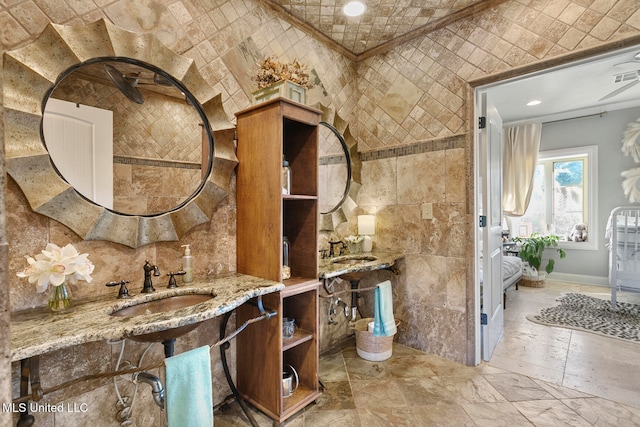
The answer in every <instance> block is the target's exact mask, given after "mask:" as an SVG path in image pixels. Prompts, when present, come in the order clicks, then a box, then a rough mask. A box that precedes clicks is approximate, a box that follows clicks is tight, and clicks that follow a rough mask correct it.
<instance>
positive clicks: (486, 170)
mask: <svg viewBox="0 0 640 427" xmlns="http://www.w3.org/2000/svg"><path fill="white" fill-rule="evenodd" d="M480 104H481V105H480V109H479V111H482V114H481V116H484V117H485V126H484V128H483V129H480V130H479V135H478V141H479V143H480V144H479V147H480V159H479V168H478V170H479V171H480V174H481V176H480V177H479V181H478V183H479V184H480V185H479V190H480V191H481V193H482V194H481V195H480V197H478V198H477V201H478V202H479V205H480V207H481V211H480V216H481V221H480V222H481V224H480V226H481V228H480V230H479V235H481V238H482V243H481V245H478V246H479V249H480V250H481V251H482V252H481V254H480V260H479V262H481V263H482V271H483V274H482V283H481V285H480V289H481V290H480V304H481V323H482V325H481V337H482V359H483V360H486V361H489V360H490V359H491V355H492V354H493V350H494V349H495V348H496V345H498V341H500V338H501V337H502V333H503V327H504V313H503V299H502V298H503V289H502V119H501V118H500V114H499V113H498V111H497V110H496V109H495V107H494V106H493V105H492V104H491V102H490V100H487V97H486V94H485V95H483V96H482V97H480Z"/></svg>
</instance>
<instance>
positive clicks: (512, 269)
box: [502, 256, 522, 281]
mask: <svg viewBox="0 0 640 427" xmlns="http://www.w3.org/2000/svg"><path fill="white" fill-rule="evenodd" d="M521 272H522V259H520V257H517V256H503V257H502V280H504V281H506V280H508V279H509V278H511V277H512V276H514V275H516V274H519V273H521Z"/></svg>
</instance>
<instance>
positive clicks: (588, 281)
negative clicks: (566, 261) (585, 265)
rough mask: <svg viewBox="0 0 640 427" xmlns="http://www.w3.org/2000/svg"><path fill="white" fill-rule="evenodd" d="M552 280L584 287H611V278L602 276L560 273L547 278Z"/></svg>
mask: <svg viewBox="0 0 640 427" xmlns="http://www.w3.org/2000/svg"><path fill="white" fill-rule="evenodd" d="M547 278H549V279H552V280H561V281H563V282H572V283H580V284H583V285H594V286H606V287H609V278H608V277H602V276H585V275H582V274H571V273H558V272H554V273H551V274H550V275H548V276H547Z"/></svg>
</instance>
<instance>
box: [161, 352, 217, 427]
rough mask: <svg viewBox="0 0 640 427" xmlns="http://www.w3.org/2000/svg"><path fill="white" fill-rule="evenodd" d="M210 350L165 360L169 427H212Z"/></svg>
mask: <svg viewBox="0 0 640 427" xmlns="http://www.w3.org/2000/svg"><path fill="white" fill-rule="evenodd" d="M209 350H210V349H209V346H204V347H199V348H196V349H194V350H191V351H187V352H185V353H181V354H178V355H176V356H173V357H169V358H167V359H165V361H164V365H165V371H166V390H167V392H166V395H167V398H166V402H165V403H166V404H165V407H166V409H167V425H168V427H212V426H213V395H212V392H211V356H210V354H209Z"/></svg>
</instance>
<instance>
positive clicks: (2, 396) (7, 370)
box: [0, 46, 11, 425]
mask: <svg viewBox="0 0 640 427" xmlns="http://www.w3.org/2000/svg"><path fill="white" fill-rule="evenodd" d="M3 52H4V49H3V48H2V47H1V46H0V55H2V54H3ZM2 88H3V84H2V75H0V153H2V154H1V155H0V158H2V159H4V101H3V97H2V95H1V94H2ZM0 182H1V185H0V188H2V190H0V301H1V302H0V331H2V333H1V334H0V402H10V401H11V363H10V361H11V350H10V348H9V337H8V335H9V334H7V333H6V331H8V330H9V286H8V281H7V252H8V244H7V233H6V203H5V190H4V188H6V174H5V173H4V161H3V162H1V163H0ZM10 420H11V413H8V412H0V424H1V425H9V423H10Z"/></svg>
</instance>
